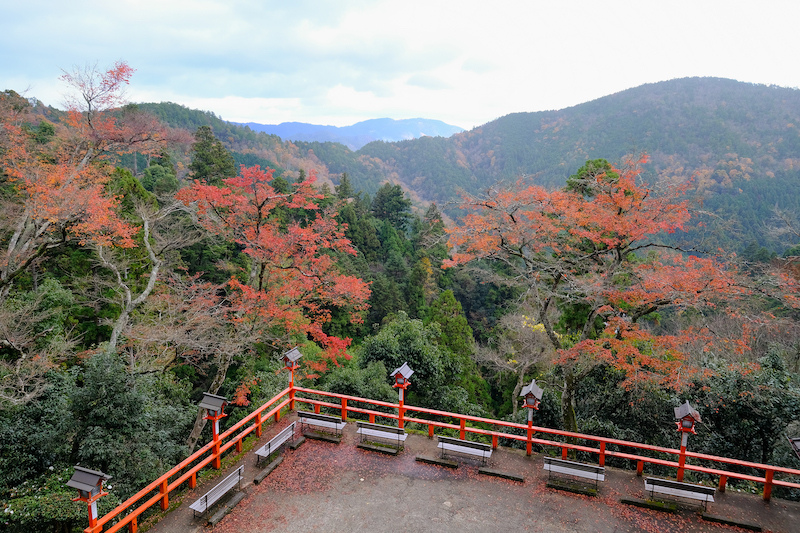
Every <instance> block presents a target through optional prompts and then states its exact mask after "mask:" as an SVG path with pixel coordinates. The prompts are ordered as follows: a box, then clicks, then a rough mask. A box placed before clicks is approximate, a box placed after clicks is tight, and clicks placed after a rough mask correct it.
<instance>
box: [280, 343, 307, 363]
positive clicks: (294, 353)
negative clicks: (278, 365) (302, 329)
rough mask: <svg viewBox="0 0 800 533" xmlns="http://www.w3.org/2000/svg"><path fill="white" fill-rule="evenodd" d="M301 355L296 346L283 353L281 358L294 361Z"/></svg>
mask: <svg viewBox="0 0 800 533" xmlns="http://www.w3.org/2000/svg"><path fill="white" fill-rule="evenodd" d="M301 357H303V354H301V353H300V350H298V349H297V346H295V347H294V348H292V349H291V350H289V351H288V352H286V353H285V354H283V358H284V359H288V360H289V361H290V362H292V363H294V362H296V361H297V360H298V359H300V358H301Z"/></svg>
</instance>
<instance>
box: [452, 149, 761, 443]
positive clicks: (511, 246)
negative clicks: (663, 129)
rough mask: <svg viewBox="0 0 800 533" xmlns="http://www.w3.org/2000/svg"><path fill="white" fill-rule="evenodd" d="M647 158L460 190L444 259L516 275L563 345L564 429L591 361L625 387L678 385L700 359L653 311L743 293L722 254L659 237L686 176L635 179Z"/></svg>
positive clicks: (675, 222) (680, 199)
mask: <svg viewBox="0 0 800 533" xmlns="http://www.w3.org/2000/svg"><path fill="white" fill-rule="evenodd" d="M645 162H646V157H642V158H640V159H638V160H629V161H627V162H626V164H625V165H624V166H623V168H621V169H617V168H614V167H613V166H610V165H608V166H607V167H605V168H604V169H603V170H602V171H595V172H587V173H585V174H583V175H581V176H579V178H580V179H578V180H576V181H573V182H572V183H571V186H570V187H566V188H564V189H562V190H556V191H547V190H545V189H543V188H541V187H537V186H525V185H524V184H522V183H518V184H517V186H516V187H515V188H512V189H508V190H493V191H490V193H489V195H488V196H487V197H485V198H481V199H475V198H468V199H465V201H464V203H463V207H464V208H466V209H469V210H470V211H471V212H470V213H469V214H468V215H467V216H466V217H465V218H464V220H463V223H462V224H461V225H459V226H458V227H456V228H454V229H453V230H451V231H450V241H449V242H450V246H451V247H452V256H451V259H450V260H449V261H447V262H446V263H445V266H455V265H460V264H464V263H467V262H470V261H473V260H477V259H490V260H496V261H502V262H503V263H505V264H506V265H507V266H508V269H509V272H513V275H512V277H513V279H515V280H517V281H519V282H520V283H521V284H522V286H523V289H524V294H525V296H526V298H527V300H528V302H529V303H530V304H531V305H532V306H533V307H534V308H535V309H536V313H537V315H538V316H537V317H535V318H536V320H538V321H540V323H541V325H542V327H543V331H544V333H545V334H546V336H547V338H548V339H549V341H550V343H551V344H552V346H553V348H554V349H555V350H557V352H558V354H559V358H558V363H559V364H560V365H561V366H562V368H563V370H564V389H563V393H562V412H563V417H564V426H565V428H566V429H569V430H573V431H576V430H577V423H576V420H575V413H574V401H575V390H576V387H577V384H578V382H579V381H580V379H581V378H582V377H583V376H585V375H586V374H587V373H588V372H589V370H591V368H593V366H594V365H597V364H600V363H606V364H609V365H612V366H614V367H616V368H619V369H621V370H624V371H625V373H626V376H627V382H626V384H627V385H629V386H630V385H633V384H634V383H637V382H639V381H642V380H651V381H657V382H659V383H661V384H668V385H672V386H680V385H681V384H683V383H685V382H686V380H687V379H688V378H690V377H691V375H692V373H693V372H694V370H696V368H695V367H694V366H693V365H692V364H691V361H690V357H689V355H690V354H689V353H688V352H687V351H686V349H685V348H686V346H687V344H688V341H689V340H690V339H689V338H688V336H684V335H667V334H659V333H656V332H655V330H654V328H652V327H650V326H649V324H648V320H647V319H648V317H651V316H652V313H655V312H656V311H659V310H663V309H666V308H670V309H672V310H674V311H675V312H677V313H680V312H682V311H683V310H686V309H693V310H699V311H702V310H703V309H715V308H716V306H717V305H718V304H719V303H720V302H722V301H724V300H725V299H728V298H731V297H736V296H740V295H743V294H745V293H746V292H747V291H746V290H745V289H743V288H742V286H741V284H740V283H739V282H738V281H737V279H736V276H735V273H734V272H733V271H731V270H729V269H728V267H726V265H725V263H724V262H722V261H720V260H719V258H715V257H708V256H705V257H699V256H696V255H687V254H684V253H680V252H679V251H678V250H675V249H672V248H670V247H668V246H664V245H661V244H658V242H657V236H658V235H659V234H661V233H662V232H666V233H672V232H675V231H680V230H682V229H683V227H684V225H685V224H686V223H687V222H688V221H689V219H690V213H689V207H688V202H687V201H686V200H685V198H684V195H683V193H684V187H672V188H670V189H669V190H667V191H665V192H664V193H663V194H660V195H655V194H653V191H652V190H651V189H650V188H648V187H647V186H645V185H644V184H643V183H642V182H641V180H640V174H641V168H642V165H643V164H644V163H645ZM606 165H607V164H606Z"/></svg>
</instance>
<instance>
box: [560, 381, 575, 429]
mask: <svg viewBox="0 0 800 533" xmlns="http://www.w3.org/2000/svg"><path fill="white" fill-rule="evenodd" d="M576 386H577V380H576V379H575V374H574V372H573V370H572V368H565V369H564V390H563V391H562V393H561V417H562V422H563V424H564V429H565V430H566V431H572V432H574V433H577V432H578V420H577V418H576V417H575V387H576Z"/></svg>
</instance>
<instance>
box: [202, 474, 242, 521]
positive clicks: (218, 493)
mask: <svg viewBox="0 0 800 533" xmlns="http://www.w3.org/2000/svg"><path fill="white" fill-rule="evenodd" d="M243 473H244V465H242V466H240V467H239V468H237V469H236V470H234V471H233V472H232V473H231V474H229V475H228V476H227V477H226V478H225V479H223V480H222V481H220V482H219V483H217V484H216V485H215V486H214V488H213V489H211V490H210V491H208V492H206V493H205V494H204V495H202V496H201V497H200V498H198V499H197V501H195V502H194V503H193V504H191V505H190V506H189V509H191V510H192V511H193V512H194V514H195V516H196V515H197V513H200V514H201V515H202V514H204V513H205V512H206V511H208V509H209V508H210V507H211V506H213V505H214V504H215V503H217V501H219V499H220V498H222V497H223V496H225V495H226V494H227V493H228V492H229V491H230V490H231V489H232V488H233V487H235V486H237V485H240V484H241V481H242V475H243Z"/></svg>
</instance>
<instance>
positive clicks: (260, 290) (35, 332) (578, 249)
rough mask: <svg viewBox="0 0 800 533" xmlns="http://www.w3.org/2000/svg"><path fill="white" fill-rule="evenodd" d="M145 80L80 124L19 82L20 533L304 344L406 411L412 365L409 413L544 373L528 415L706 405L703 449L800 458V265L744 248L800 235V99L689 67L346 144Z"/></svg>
mask: <svg viewBox="0 0 800 533" xmlns="http://www.w3.org/2000/svg"><path fill="white" fill-rule="evenodd" d="M132 74H133V70H132V69H131V68H130V67H129V66H128V65H127V64H126V63H124V62H119V63H117V64H116V65H114V67H113V68H111V69H109V70H108V71H107V72H105V73H102V75H100V74H99V73H97V72H85V71H76V72H72V73H67V74H65V75H64V77H63V78H62V80H63V81H64V82H65V94H66V95H67V97H68V101H70V102H71V104H70V107H69V109H67V110H66V111H59V110H55V109H52V108H48V107H45V106H43V105H41V104H40V103H38V102H31V101H30V100H28V99H25V98H22V97H20V96H19V94H17V93H16V92H15V91H13V90H6V91H4V92H2V93H0V128H1V129H0V193H1V194H0V202H2V205H0V207H1V208H2V214H3V216H2V217H0V254H1V255H0V447H1V448H2V450H3V453H2V454H0V505H1V506H2V508H3V510H2V511H0V524H2V525H3V527H4V528H5V529H6V530H8V531H14V532H23V531H53V532H56V531H57V532H60V533H63V532H65V531H67V532H70V533H72V532H74V531H79V530H81V529H82V526H84V525H85V519H86V514H85V513H86V508H85V506H84V505H82V504H79V503H73V502H72V501H71V498H73V497H74V495H73V494H72V490H71V489H67V488H66V487H65V485H64V481H65V480H66V479H68V478H69V476H70V475H71V472H72V469H73V467H74V465H76V464H80V465H82V466H85V467H88V468H92V469H96V470H101V471H103V472H105V473H107V474H110V475H111V476H112V479H113V483H111V484H109V485H111V486H109V487H108V488H109V489H110V494H109V495H108V496H105V497H103V498H102V499H101V502H100V512H101V513H102V512H104V510H107V509H109V508H111V507H113V506H114V505H116V504H117V503H118V502H120V501H121V500H124V499H125V498H126V497H128V496H130V495H131V494H134V493H135V492H136V491H137V490H139V488H140V487H142V486H143V485H145V484H146V483H147V482H149V481H152V480H154V479H156V478H157V477H158V476H159V474H161V473H162V472H164V471H166V470H167V469H168V468H169V467H170V466H171V465H174V464H176V463H178V462H180V461H181V460H182V459H183V458H185V457H187V456H188V455H189V454H190V453H191V452H192V451H193V450H195V449H197V448H198V447H199V446H202V445H203V444H204V443H206V442H208V440H209V439H210V438H211V429H210V427H208V425H207V424H206V420H205V419H204V418H203V416H202V415H203V413H202V411H201V410H200V409H198V407H197V403H198V401H199V399H200V398H201V397H202V395H203V393H204V392H210V393H212V394H218V395H221V396H225V397H226V398H228V399H229V400H230V405H229V406H228V407H227V408H226V410H227V413H228V417H227V418H225V419H224V421H223V424H224V425H226V426H227V425H230V424H233V423H235V422H236V421H238V420H241V418H242V417H244V416H246V414H247V413H249V412H251V410H252V409H253V406H254V405H260V404H261V403H263V402H264V401H266V400H268V399H269V398H271V397H272V396H273V395H274V394H275V393H276V392H278V391H280V390H283V389H284V388H285V387H286V386H287V381H288V376H287V374H286V372H280V369H281V368H282V363H281V361H280V356H281V355H282V354H283V353H284V352H286V351H287V350H290V349H292V348H294V347H297V348H298V349H299V350H300V351H301V353H302V354H303V358H302V360H301V363H302V366H301V368H300V371H299V372H298V374H297V381H298V383H299V384H300V385H302V386H308V387H315V388H318V389H321V390H328V391H332V392H337V393H342V394H349V395H354V396H362V397H369V398H373V399H376V400H384V401H388V402H393V401H395V399H396V395H395V394H396V393H395V391H394V390H393V389H392V388H391V381H390V378H389V376H388V371H390V370H391V369H393V368H396V367H398V366H400V365H401V364H402V363H408V364H409V365H410V366H411V367H412V368H413V369H414V370H415V374H414V379H413V383H412V384H413V386H412V387H410V388H409V390H408V394H407V396H406V397H405V401H406V402H407V403H408V404H411V405H417V406H421V407H427V408H431V409H438V410H446V411H455V412H460V413H469V414H473V415H478V416H483V417H494V418H502V419H505V420H513V421H517V422H524V421H525V416H526V414H525V413H524V412H523V411H524V410H523V409H521V408H520V397H519V393H520V390H521V389H522V387H523V386H524V385H525V384H527V383H530V381H531V380H532V379H534V378H535V379H536V380H537V382H538V383H539V384H540V385H541V386H542V387H543V389H544V396H543V398H542V401H541V404H542V405H541V410H540V411H538V412H537V414H536V424H538V425H542V426H548V427H554V428H562V429H569V430H573V431H575V430H577V431H582V432H588V433H594V434H598V435H603V436H608V437H613V438H618V439H628V440H634V441H638V442H644V443H649V444H654V445H659V446H666V447H675V446H676V445H677V442H678V437H677V434H676V431H675V425H674V420H673V417H672V413H673V408H674V407H675V406H677V405H680V404H682V403H683V402H684V401H686V400H690V401H691V402H692V404H693V405H694V406H696V407H697V409H698V410H700V412H701V413H702V417H703V421H704V424H703V425H702V426H700V427H699V429H698V434H697V435H694V436H693V437H692V450H693V451H698V452H704V453H709V454H719V455H725V456H727V457H734V458H738V459H743V460H748V461H758V462H765V463H772V464H778V465H786V466H793V467H796V466H797V458H796V457H795V456H794V455H793V453H792V451H791V449H790V448H789V446H788V444H787V442H786V440H785V435H787V434H790V435H798V436H800V314H799V313H800V268H798V264H797V258H796V257H786V258H778V257H775V254H774V253H773V252H771V251H770V250H768V249H764V248H761V245H762V241H760V240H758V241H754V242H747V241H746V239H747V238H748V236H752V235H756V233H753V231H754V230H753V226H755V225H756V224H758V223H760V224H761V226H759V227H760V228H761V230H760V231H761V232H762V233H763V234H765V235H766V233H767V230H769V231H770V232H771V234H774V235H776V237H775V241H774V245H775V246H776V247H777V246H778V245H781V246H785V245H786V244H794V245H798V244H800V226H798V224H797V217H796V213H797V211H792V210H791V206H792V205H794V204H795V203H796V202H797V201H798V194H797V193H798V191H797V180H796V179H795V178H796V176H795V174H794V172H795V169H794V163H792V161H794V156H793V154H792V153H791V152H792V146H795V145H796V141H797V139H796V137H797V135H796V131H795V129H794V125H793V124H794V123H798V124H800V122H791V121H793V120H794V118H793V117H795V116H796V103H797V100H796V94H797V93H796V92H794V91H790V90H787V89H775V88H766V87H755V86H746V85H741V84H735V83H733V82H728V81H725V80H678V81H676V82H668V83H664V84H656V85H653V86H647V87H642V88H638V89H634V90H631V91H626V92H624V93H620V94H619V95H614V96H611V97H608V98H607V99H601V100H598V101H596V102H591V103H589V104H584V106H577V107H575V108H571V109H568V110H563V111H559V112H548V113H534V114H519V115H512V116H509V117H504V118H503V119H499V120H498V121H495V122H493V123H491V124H487V125H485V126H483V127H482V128H478V129H476V130H473V131H471V132H467V133H464V134H460V135H457V136H456V137H454V138H451V139H444V138H439V137H431V138H423V139H418V140H415V141H406V142H400V143H373V144H371V145H368V146H365V147H364V148H363V149H362V150H361V151H359V152H352V151H350V150H349V149H347V148H346V147H344V146H343V145H340V144H332V143H300V142H296V143H290V142H285V141H282V140H280V139H278V138H277V137H275V136H270V135H266V134H264V133H258V132H253V131H251V130H249V129H247V128H240V127H235V126H232V125H229V124H227V123H225V122H224V121H222V120H221V119H220V118H218V117H216V116H215V115H213V114H212V113H207V112H200V111H192V110H188V109H186V108H184V107H182V106H178V105H175V104H139V105H135V104H128V103H127V102H125V101H124V100H123V99H122V98H121V88H122V87H124V85H126V84H128V83H129V81H130V80H131V78H132ZM706 84H707V85H706ZM701 86H702V87H706V88H705V89H701V88H700V87H701ZM692 87H693V88H692ZM758 95H761V96H758ZM764 95H768V96H769V97H770V98H767V97H766V96H764ZM772 96H775V98H771V97H772ZM667 103H669V105H668V106H667ZM643 117H649V118H647V119H646V120H645V119H643ZM750 122H752V123H753V125H752V127H751V126H750V125H749V124H750ZM670 124H671V125H672V126H671V131H672V133H668V132H666V131H663V130H664V129H665V127H666V125H670ZM617 126H618V127H617ZM637 136H640V137H637ZM659 143H662V144H659ZM604 150H605V152H603V151H604ZM642 150H644V151H647V152H649V153H650V154H651V156H650V157H651V159H650V160H649V161H648V159H647V157H646V156H636V157H624V156H625V154H628V153H634V154H635V153H638V152H640V151H642ZM675 150H678V151H675ZM717 150H722V151H717ZM704 165H705V166H704ZM704 169H705V170H704ZM520 172H522V173H528V174H530V175H531V177H532V179H531V180H528V181H524V180H523V181H521V182H517V181H516V179H515V178H516V175H517V173H520ZM704 172H707V173H706V174H704ZM693 173H694V174H697V177H696V179H695V181H694V182H690V181H688V180H687V177H688V176H689V175H691V174H693ZM672 177H675V178H676V179H671V178H672ZM781 184H782V185H781ZM490 185H491V187H490ZM458 188H461V189H463V190H465V191H468V192H470V193H471V194H472V195H473V197H472V198H470V199H469V200H466V201H463V202H460V203H459V204H458V205H456V204H453V205H451V206H448V211H449V212H450V213H453V214H455V213H458V216H455V217H454V218H453V219H452V222H448V221H447V218H446V217H445V216H443V211H444V206H440V205H439V204H438V203H437V202H432V201H431V200H451V199H454V198H455V193H456V189H458ZM698 193H699V194H700V196H701V198H702V199H703V200H704V205H703V206H701V207H703V209H705V210H706V211H707V213H706V214H705V215H704V217H700V218H699V217H698V215H699V213H698V211H697V208H698V207H699V206H698V203H697V202H696V201H695V200H696V197H697V195H698ZM745 199H753V200H752V201H747V200H745ZM775 204H777V205H778V207H780V208H783V210H782V211H778V212H774V211H770V208H771V207H774V206H775ZM461 208H463V209H461ZM714 211H716V212H714ZM734 213H736V214H737V217H738V218H737V219H736V220H733V219H732V216H731V215H732V214H734ZM779 215H780V216H779ZM715 220H716V221H717V222H718V223H713V222H714V221H715ZM698 221H708V222H712V223H707V224H706V225H704V226H699V225H698ZM690 232H695V233H690ZM748 232H751V233H748ZM676 236H679V237H680V240H687V239H691V240H693V242H695V243H702V244H708V243H712V242H713V243H717V244H721V245H723V246H722V247H719V248H715V249H713V251H712V253H702V254H699V253H696V252H692V251H691V250H688V249H687V248H681V247H679V246H677V245H676V243H677V242H679V241H678V240H677V239H676ZM754 238H755V237H754ZM764 242H766V241H764ZM784 243H786V244H784ZM727 244H732V245H733V246H726V245H727ZM738 247H742V249H743V250H744V252H745V253H743V254H740V255H736V254H733V253H731V252H732V251H734V250H735V249H737V248H738ZM795 250H797V248H796V247H795ZM624 463H625V462H624V461H620V463H619V466H621V467H624V466H626V465H625V464H624ZM696 477H697V479H696V481H704V480H705V479H704V478H703V476H702V475H700V474H696ZM728 486H729V487H731V488H740V489H742V490H751V489H752V488H753V486H751V485H749V484H748V483H746V482H741V483H739V484H738V485H737V484H736V483H734V482H733V481H730V482H729V484H728ZM112 487H113V488H112ZM775 495H776V496H778V497H787V498H794V499H797V498H799V497H800V495H798V494H797V493H796V492H793V491H791V490H780V491H778V490H777V489H776V491H775Z"/></svg>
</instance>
